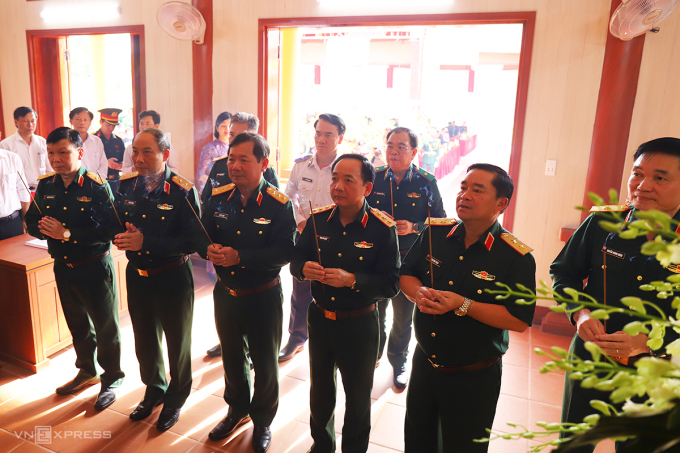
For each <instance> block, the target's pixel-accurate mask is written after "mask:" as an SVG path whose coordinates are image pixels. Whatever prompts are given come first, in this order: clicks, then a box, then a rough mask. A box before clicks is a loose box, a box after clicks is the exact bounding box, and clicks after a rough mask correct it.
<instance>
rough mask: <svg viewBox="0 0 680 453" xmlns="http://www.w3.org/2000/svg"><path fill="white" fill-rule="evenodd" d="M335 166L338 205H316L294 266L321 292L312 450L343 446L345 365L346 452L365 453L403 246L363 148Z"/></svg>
mask: <svg viewBox="0 0 680 453" xmlns="http://www.w3.org/2000/svg"><path fill="white" fill-rule="evenodd" d="M332 169H333V173H332V177H331V197H332V198H333V201H334V202H335V204H334V205H330V206H327V207H325V208H319V209H316V210H314V211H313V215H312V218H311V219H310V220H311V221H307V224H306V225H305V228H304V230H303V231H302V236H301V237H300V239H299V240H298V242H297V244H296V245H295V250H294V252H293V260H292V261H291V264H290V271H291V274H292V275H293V276H294V277H296V278H298V279H300V280H303V279H307V280H311V281H312V296H313V297H314V302H313V303H312V305H311V306H310V307H309V310H308V312H307V322H308V328H309V358H310V369H311V389H310V395H311V396H310V411H311V415H310V428H311V433H312V438H313V439H314V445H313V446H312V449H311V450H310V451H311V452H313V453H331V452H334V451H335V398H336V391H337V388H336V372H337V370H338V369H339V370H340V374H341V375H342V382H343V385H344V389H345V395H346V397H347V399H346V404H345V408H346V412H345V423H344V426H343V428H342V451H343V452H345V453H348V452H365V451H366V450H367V448H368V440H369V435H370V431H371V390H372V388H373V372H374V370H375V362H376V360H377V355H378V344H379V330H380V327H379V324H378V313H377V311H376V305H377V302H378V301H379V300H381V299H385V298H389V297H393V296H394V295H396V294H397V293H398V292H399V286H398V274H399V263H400V261H399V245H398V240H397V228H396V225H395V223H394V222H393V221H392V220H391V219H390V218H389V217H387V216H386V215H385V214H383V213H382V212H381V211H379V210H378V209H371V207H370V206H369V205H368V202H367V201H366V198H365V197H366V196H368V194H369V193H371V189H372V188H373V181H374V179H375V169H374V168H373V165H372V164H371V163H370V162H369V161H368V160H367V159H366V158H365V157H363V156H361V155H359V154H344V155H341V156H340V157H338V159H337V160H336V161H335V162H334V163H333V167H332ZM317 241H318V247H317Z"/></svg>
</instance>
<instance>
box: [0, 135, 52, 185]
mask: <svg viewBox="0 0 680 453" xmlns="http://www.w3.org/2000/svg"><path fill="white" fill-rule="evenodd" d="M0 148H2V149H6V150H7V151H12V152H13V153H16V154H17V155H18V156H19V159H21V165H22V166H23V168H24V172H25V174H26V184H28V185H29V186H32V187H37V186H38V176H42V175H44V174H46V173H49V172H51V171H52V167H51V166H50V162H49V161H48V160H47V145H46V144H45V139H44V138H42V137H41V136H39V135H35V134H34V135H33V137H31V144H30V145H29V144H28V143H26V141H25V140H24V139H23V138H21V135H19V132H15V133H14V134H12V135H10V136H9V137H7V138H6V139H4V140H3V141H1V142H0ZM19 182H21V181H19Z"/></svg>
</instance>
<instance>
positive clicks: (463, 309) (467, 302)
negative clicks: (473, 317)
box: [454, 297, 473, 316]
mask: <svg viewBox="0 0 680 453" xmlns="http://www.w3.org/2000/svg"><path fill="white" fill-rule="evenodd" d="M472 302H473V301H472V299H470V298H467V297H466V298H465V299H463V304H462V305H461V306H460V307H458V308H457V309H456V310H454V313H455V314H456V315H458V316H465V315H467V312H468V310H469V309H470V306H472Z"/></svg>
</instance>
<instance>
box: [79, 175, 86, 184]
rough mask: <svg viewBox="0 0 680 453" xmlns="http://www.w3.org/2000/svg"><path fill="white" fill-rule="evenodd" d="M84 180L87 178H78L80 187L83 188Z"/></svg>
mask: <svg viewBox="0 0 680 453" xmlns="http://www.w3.org/2000/svg"><path fill="white" fill-rule="evenodd" d="M84 180H85V178H83V175H80V176H78V185H79V186H80V187H83V181H84Z"/></svg>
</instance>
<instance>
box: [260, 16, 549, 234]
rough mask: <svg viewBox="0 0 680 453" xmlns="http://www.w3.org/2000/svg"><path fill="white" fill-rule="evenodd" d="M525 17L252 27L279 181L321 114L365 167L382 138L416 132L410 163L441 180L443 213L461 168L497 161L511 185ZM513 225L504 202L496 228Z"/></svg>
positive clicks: (515, 170)
mask: <svg viewBox="0 0 680 453" xmlns="http://www.w3.org/2000/svg"><path fill="white" fill-rule="evenodd" d="M534 19H535V13H533V12H527V13H497V14H496V13H494V14H474V15H441V16H410V17H399V16H385V17H380V18H377V17H368V18H362V17H356V18H355V17H348V18H321V19H310V18H300V19H297V18H295V19H280V20H279V19H266V20H264V19H263V20H261V21H260V31H261V34H260V38H261V39H262V40H263V42H262V44H263V45H261V46H260V49H262V50H263V51H264V52H263V55H261V58H260V64H261V67H260V71H261V74H262V76H263V77H262V78H261V83H262V84H263V86H262V87H261V88H262V89H261V90H260V104H259V105H260V112H259V113H260V117H261V118H263V119H264V122H265V124H264V125H263V132H264V133H265V134H266V136H267V139H268V140H269V141H270V143H271V142H275V143H276V144H277V147H279V148H280V154H281V173H282V176H283V177H284V178H285V176H286V173H287V172H286V169H287V168H290V166H292V165H291V164H290V163H291V162H292V160H293V159H294V158H295V157H298V156H299V155H301V154H304V153H309V152H312V151H313V149H312V147H313V143H314V142H313V139H312V134H313V127H312V126H311V125H312V124H313V122H314V120H315V119H316V117H317V116H318V114H320V113H323V112H325V111H326V112H331V113H336V114H339V115H340V116H341V117H343V119H344V120H345V122H346V124H347V133H346V134H345V143H344V146H343V148H344V149H343V150H342V151H344V152H359V153H362V154H365V155H367V157H369V158H371V159H372V158H373V156H375V155H376V153H378V154H380V151H381V150H382V157H383V158H384V142H385V135H386V131H388V130H389V129H391V128H392V127H395V126H396V125H400V126H406V127H409V128H411V129H412V130H414V131H415V132H416V134H418V136H419V147H420V149H421V152H420V154H419V156H418V157H417V158H416V160H415V163H416V164H417V165H419V166H421V167H423V168H424V169H426V170H427V171H429V172H431V173H433V174H435V176H436V177H437V179H438V180H439V181H440V190H442V195H443V196H444V200H445V205H446V204H447V201H448V204H449V206H447V208H448V209H447V211H448V212H450V213H453V212H455V209H454V207H453V203H454V201H455V193H456V192H457V190H458V186H459V181H460V179H461V177H462V174H463V173H464V169H465V168H467V165H469V164H471V163H474V162H488V163H493V164H496V165H498V166H500V167H502V168H505V169H506V170H508V171H509V173H510V175H511V176H512V178H513V180H514V181H515V182H516V183H517V182H518V181H519V161H520V156H521V145H522V137H523V132H524V115H525V110H526V96H527V87H528V77H529V66H530V57H531V46H532V40H533V27H534ZM291 55H292V56H291ZM291 61H293V63H292V64H291ZM291 80H292V82H291ZM292 98H294V100H293V101H290V100H289V99H292ZM291 103H292V104H293V105H291ZM272 110H274V111H272ZM291 118H293V120H292V121H291ZM291 133H292V134H294V136H293V137H290V136H289V135H290V134H291ZM376 161H377V162H379V161H380V160H379V159H378V160H376ZM513 217H514V203H511V206H510V208H509V209H508V210H507V211H506V213H505V215H504V218H503V225H504V226H505V227H506V228H511V226H512V221H513Z"/></svg>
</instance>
